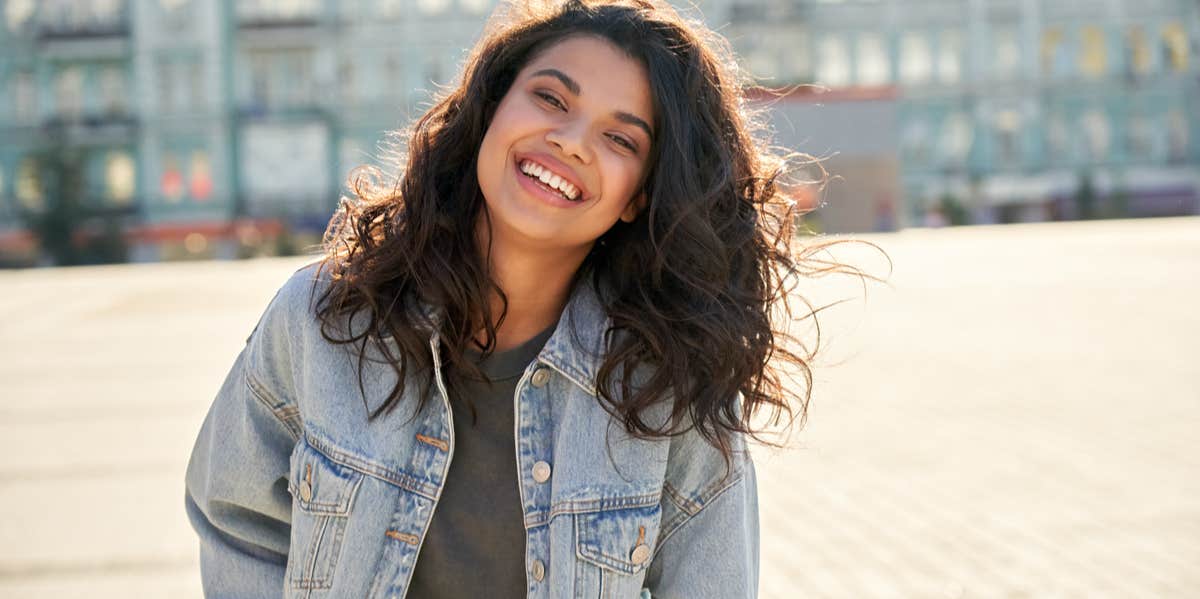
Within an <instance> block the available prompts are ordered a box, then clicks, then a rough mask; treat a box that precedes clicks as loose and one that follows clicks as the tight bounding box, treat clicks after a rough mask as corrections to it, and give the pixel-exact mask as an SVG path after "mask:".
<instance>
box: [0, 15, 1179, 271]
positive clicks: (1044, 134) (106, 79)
mask: <svg viewBox="0 0 1200 599" xmlns="http://www.w3.org/2000/svg"><path fill="white" fill-rule="evenodd" d="M0 6H3V10H2V14H0V18H2V19H3V27H0V92H2V94H3V96H2V99H0V137H2V138H3V143H0V251H9V252H12V251H16V252H20V251H26V252H28V251H33V249H31V236H30V235H29V234H28V233H27V232H25V224H24V221H23V220H22V219H21V218H19V214H20V213H21V212H22V211H25V212H29V211H32V212H37V211H38V210H45V209H46V203H47V198H48V197H51V196H53V195H54V194H55V193H58V192H61V189H60V187H61V186H62V185H63V183H62V181H59V180H57V179H62V178H63V177H55V176H54V175H53V174H54V173H61V172H63V171H61V170H58V171H56V170H54V168H50V167H52V166H53V167H56V168H57V167H61V164H58V163H59V162H61V161H62V160H63V158H62V157H63V156H67V157H68V158H69V161H71V163H72V164H75V165H76V166H75V168H76V170H77V171H78V172H79V173H80V174H79V179H80V182H79V185H80V188H81V189H82V192H81V193H80V194H79V197H80V198H82V199H81V203H83V204H84V205H85V207H86V208H87V209H88V210H90V211H91V213H94V214H104V215H106V216H107V217H109V218H112V219H119V222H120V223H121V224H122V225H121V226H122V227H124V228H125V229H126V230H127V231H128V232H129V234H128V238H129V240H130V243H131V247H130V251H131V255H130V257H131V258H132V259H134V260H159V259H170V258H177V257H187V256H210V257H233V256H237V255H239V254H241V253H243V252H245V251H246V250H247V248H253V247H255V246H256V245H258V244H259V242H261V240H262V239H263V237H264V236H268V237H269V236H271V235H275V234H278V233H279V232H280V229H281V227H285V228H287V229H289V230H292V231H298V232H301V233H303V232H307V233H308V234H309V237H308V240H309V241H313V240H315V237H314V236H315V235H316V234H317V232H319V231H320V230H321V229H322V228H323V227H324V224H325V222H326V221H327V219H328V217H329V215H330V214H331V213H332V211H333V209H334V208H335V206H336V203H337V198H338V197H339V195H340V194H341V193H342V190H343V189H344V186H345V180H346V176H347V174H348V173H349V172H350V170H351V169H352V168H353V167H355V166H358V165H361V164H366V163H372V162H376V161H377V160H378V159H379V158H380V157H381V153H382V151H381V149H380V146H379V143H380V141H382V140H383V138H384V135H385V134H386V132H388V131H392V130H395V129H397V128H398V127H400V126H402V125H403V124H404V123H406V122H407V121H408V120H409V119H410V118H412V117H413V116H414V115H416V114H418V113H419V111H421V110H422V109H423V108H424V107H425V106H427V102H428V99H429V97H430V93H431V92H432V91H434V90H435V89H436V87H437V86H438V85H439V84H446V83H448V82H450V80H451V79H452V78H453V77H454V76H455V75H456V74H457V70H458V67H459V66H460V64H461V61H462V60H463V59H464V58H465V52H466V49H467V48H469V47H470V46H471V44H472V43H473V41H474V40H475V39H476V38H477V37H478V35H479V33H480V31H481V29H482V26H483V23H484V20H485V19H486V17H487V15H488V13H489V12H490V11H491V10H492V8H493V0H342V1H337V2H335V1H334V0H213V1H202V0H41V1H35V0H0ZM686 10H688V11H697V12H692V13H691V14H693V15H696V16H699V17H701V18H703V19H704V20H706V21H707V22H708V24H709V25H710V26H711V27H712V28H713V29H715V30H716V31H718V32H719V33H721V34H722V35H724V36H725V37H726V38H728V39H729V40H730V43H731V45H732V47H733V48H734V50H735V51H736V52H737V54H738V55H739V59H740V61H741V64H742V66H743V68H744V69H745V70H746V71H747V72H748V73H749V74H750V75H751V76H753V77H754V78H755V79H756V80H757V81H758V82H759V83H760V84H762V85H763V86H766V87H769V88H775V89H781V90H786V93H782V94H778V95H772V94H760V95H759V96H758V97H759V98H760V99H761V100H762V101H763V102H765V103H766V104H768V105H769V106H770V110H769V114H770V115H771V120H772V124H773V125H774V127H775V129H776V132H777V135H776V139H775V141H776V143H778V144H779V145H782V146H785V147H787V148H789V149H794V150H799V151H802V152H808V153H811V154H813V155H816V156H828V157H829V159H828V161H827V162H826V163H825V164H826V166H827V167H828V168H829V170H831V171H832V172H833V174H834V175H837V176H838V177H839V180H838V181H837V182H836V183H835V184H833V185H831V187H830V189H829V192H828V196H827V197H826V198H825V200H824V202H823V206H822V208H821V209H820V210H819V211H818V214H817V217H818V219H819V220H820V221H821V223H822V225H823V226H824V228H825V230H830V231H846V230H881V229H882V230H889V229H893V228H897V227H902V226H912V225H920V224H924V223H928V222H930V221H931V219H933V222H937V221H938V219H945V218H946V217H947V214H948V211H949V210H950V209H951V208H955V209H956V210H957V211H956V212H954V214H960V215H966V216H960V217H961V218H965V220H967V221H968V222H1010V221H1023V220H1047V219H1054V218H1074V217H1079V216H1093V215H1097V214H1102V213H1103V214H1111V215H1117V214H1125V215H1133V216H1137V215H1156V214H1194V213H1197V212H1198V211H1200V200H1198V199H1197V198H1198V197H1200V180H1198V179H1197V171H1198V170H1200V169H1198V168H1197V167H1198V166H1200V143H1198V140H1200V68H1198V66H1197V64H1198V63H1200V5H1198V4H1197V3H1196V2H1194V1H1189V0H1139V1H1137V2H1133V1H1130V0H840V1H839V0H791V1H784V0H706V1H704V2H699V3H697V4H696V5H695V6H694V7H693V6H691V5H689V8H687V9H686ZM56 161H57V162H56ZM71 172H75V171H71ZM56 186H58V187H56ZM1088 194H1090V195H1088ZM1089 197H1091V198H1093V200H1092V201H1091V202H1092V203H1087V202H1084V201H1083V199H1086V198H1089ZM1081 198H1082V199H1081ZM1105 211H1107V212H1105Z"/></svg>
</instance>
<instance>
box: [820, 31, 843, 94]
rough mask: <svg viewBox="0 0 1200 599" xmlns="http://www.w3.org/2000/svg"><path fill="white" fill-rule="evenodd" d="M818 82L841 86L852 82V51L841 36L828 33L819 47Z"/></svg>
mask: <svg viewBox="0 0 1200 599" xmlns="http://www.w3.org/2000/svg"><path fill="white" fill-rule="evenodd" d="M817 55H818V56H819V58H818V61H817V83H820V84H822V85H827V86H830V87H841V86H844V85H848V84H849V83H850V52H849V51H848V50H847V48H846V41H845V39H843V38H842V37H840V36H836V35H827V36H825V37H823V38H822V39H821V41H820V44H819V45H818V47H817Z"/></svg>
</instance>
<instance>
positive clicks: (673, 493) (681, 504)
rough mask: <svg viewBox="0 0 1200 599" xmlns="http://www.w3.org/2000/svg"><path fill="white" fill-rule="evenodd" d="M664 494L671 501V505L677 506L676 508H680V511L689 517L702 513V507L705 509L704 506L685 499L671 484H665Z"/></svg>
mask: <svg viewBox="0 0 1200 599" xmlns="http://www.w3.org/2000/svg"><path fill="white" fill-rule="evenodd" d="M663 494H665V495H666V496H667V498H668V499H670V500H671V503H674V504H675V507H677V508H679V511H681V512H684V513H685V514H687V515H689V516H691V515H694V514H695V513H696V512H698V511H700V508H701V507H703V506H702V505H700V504H697V503H696V502H694V501H692V500H691V499H688V498H687V497H685V496H684V495H683V494H682V493H680V492H679V491H678V490H676V489H675V487H674V486H673V485H672V484H671V483H668V482H664V483H663Z"/></svg>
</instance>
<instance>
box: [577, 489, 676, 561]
mask: <svg viewBox="0 0 1200 599" xmlns="http://www.w3.org/2000/svg"><path fill="white" fill-rule="evenodd" d="M661 519H662V508H661V507H660V506H658V505H653V506H649V507H639V508H627V509H617V510H604V511H600V512H590V513H583V514H576V515H575V539H576V543H575V548H576V552H577V553H578V554H579V558H580V559H583V560H586V561H589V562H591V563H593V564H595V565H597V566H600V567H602V568H608V569H610V570H615V571H617V572H623V573H626V574H634V573H637V572H641V571H642V570H643V569H645V568H646V567H648V566H649V565H650V561H651V558H652V557H653V556H654V549H655V547H657V544H658V525H659V522H660V520H661Z"/></svg>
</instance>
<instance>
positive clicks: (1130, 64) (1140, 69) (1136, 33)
mask: <svg viewBox="0 0 1200 599" xmlns="http://www.w3.org/2000/svg"><path fill="white" fill-rule="evenodd" d="M1125 44H1126V52H1127V53H1128V58H1126V64H1127V68H1128V69H1129V70H1130V71H1131V72H1133V73H1134V74H1137V75H1145V74H1147V73H1149V72H1150V69H1151V68H1152V66H1153V65H1152V61H1151V56H1150V40H1148V39H1147V38H1146V30H1145V29H1142V27H1141V26H1140V25H1134V26H1133V27H1130V28H1129V31H1128V32H1127V33H1126V35H1125Z"/></svg>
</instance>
